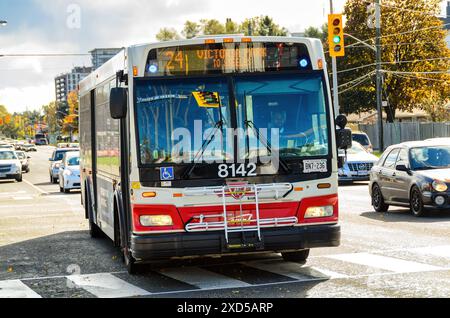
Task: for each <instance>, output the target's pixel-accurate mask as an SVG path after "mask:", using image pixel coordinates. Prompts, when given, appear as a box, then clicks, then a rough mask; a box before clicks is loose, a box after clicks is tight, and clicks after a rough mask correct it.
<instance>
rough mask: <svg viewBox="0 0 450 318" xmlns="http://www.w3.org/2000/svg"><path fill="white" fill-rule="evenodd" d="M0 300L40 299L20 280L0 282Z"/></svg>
mask: <svg viewBox="0 0 450 318" xmlns="http://www.w3.org/2000/svg"><path fill="white" fill-rule="evenodd" d="M0 298H42V297H41V296H40V295H39V294H37V293H36V292H35V291H34V290H32V289H31V288H30V287H28V286H27V285H25V284H24V283H22V282H21V281H20V280H8V281H0Z"/></svg>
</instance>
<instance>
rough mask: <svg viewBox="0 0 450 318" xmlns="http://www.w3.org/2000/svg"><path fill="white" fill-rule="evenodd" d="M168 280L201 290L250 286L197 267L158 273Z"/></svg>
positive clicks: (166, 270)
mask: <svg viewBox="0 0 450 318" xmlns="http://www.w3.org/2000/svg"><path fill="white" fill-rule="evenodd" d="M159 273H160V274H162V275H165V276H168V277H170V278H173V279H176V280H179V281H181V282H184V283H188V284H190V285H193V286H197V287H199V288H201V289H223V288H239V287H248V286H252V285H250V284H248V283H245V282H243V281H240V280H238V279H234V278H231V277H227V276H224V275H220V274H217V273H213V272H210V271H208V270H205V269H202V268H198V267H185V268H170V269H165V270H161V271H159Z"/></svg>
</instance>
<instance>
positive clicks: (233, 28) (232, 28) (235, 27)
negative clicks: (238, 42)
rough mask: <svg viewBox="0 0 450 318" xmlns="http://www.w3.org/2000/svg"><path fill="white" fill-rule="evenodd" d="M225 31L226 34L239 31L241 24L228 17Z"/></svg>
mask: <svg viewBox="0 0 450 318" xmlns="http://www.w3.org/2000/svg"><path fill="white" fill-rule="evenodd" d="M225 33H226V34H235V33H239V24H237V23H236V22H234V21H233V20H231V19H227V22H226V23H225Z"/></svg>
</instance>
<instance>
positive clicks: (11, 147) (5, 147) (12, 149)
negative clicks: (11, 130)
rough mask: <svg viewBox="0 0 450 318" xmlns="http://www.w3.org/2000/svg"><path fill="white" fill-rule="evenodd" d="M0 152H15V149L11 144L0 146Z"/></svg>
mask: <svg viewBox="0 0 450 318" xmlns="http://www.w3.org/2000/svg"><path fill="white" fill-rule="evenodd" d="M0 150H9V151H15V150H16V149H15V148H14V146H13V145H11V144H0Z"/></svg>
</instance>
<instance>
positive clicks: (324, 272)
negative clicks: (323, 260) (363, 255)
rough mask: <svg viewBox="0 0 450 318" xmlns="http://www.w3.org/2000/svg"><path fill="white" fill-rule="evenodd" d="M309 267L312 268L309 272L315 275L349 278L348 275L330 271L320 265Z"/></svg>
mask: <svg viewBox="0 0 450 318" xmlns="http://www.w3.org/2000/svg"><path fill="white" fill-rule="evenodd" d="M310 269H311V270H312V272H311V274H312V275H314V276H315V277H320V276H321V275H323V276H325V277H328V278H330V279H340V278H349V277H350V276H348V275H345V274H341V273H336V272H333V271H330V270H328V269H324V268H322V267H317V266H312V267H310Z"/></svg>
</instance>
